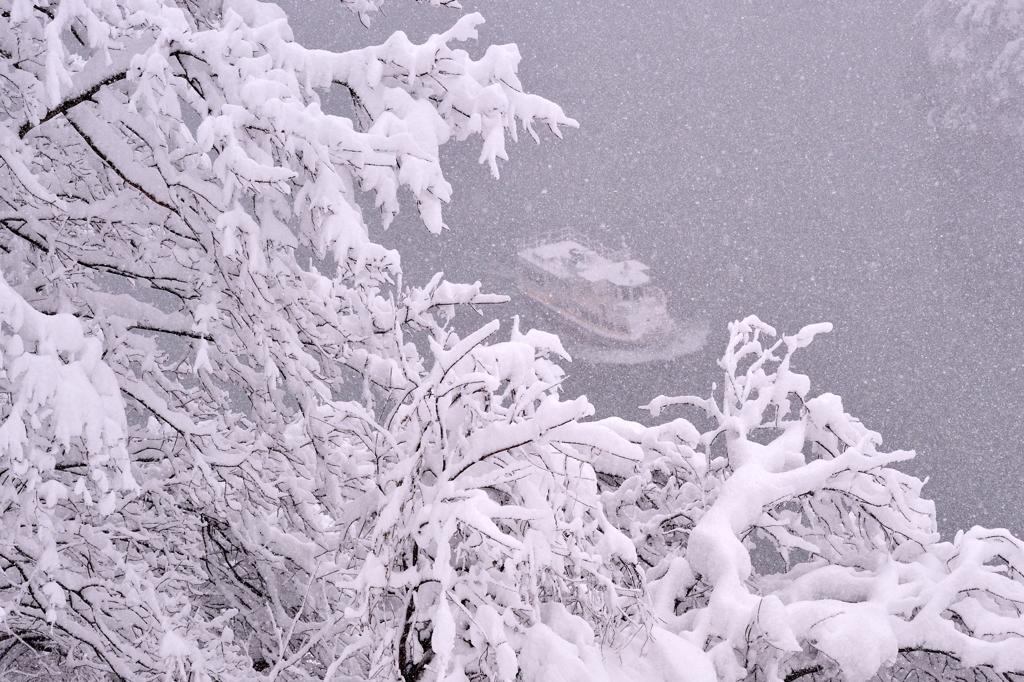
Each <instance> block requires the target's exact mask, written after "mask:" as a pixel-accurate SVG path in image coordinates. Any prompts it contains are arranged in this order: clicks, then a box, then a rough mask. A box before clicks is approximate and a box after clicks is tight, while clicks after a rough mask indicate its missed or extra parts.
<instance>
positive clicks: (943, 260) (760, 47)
mask: <svg viewBox="0 0 1024 682" xmlns="http://www.w3.org/2000/svg"><path fill="white" fill-rule="evenodd" d="M463 4H464V6H465V7H466V9H467V11H468V10H475V11H480V12H481V13H483V14H484V16H485V17H486V18H487V24H485V25H484V26H483V27H482V28H481V40H480V42H479V44H470V45H468V46H467V49H469V50H470V52H471V53H474V54H481V53H482V51H483V49H484V48H485V46H486V45H488V44H492V43H505V42H515V43H517V44H518V45H519V47H520V50H521V52H522V54H523V62H522V64H521V66H520V78H521V79H522V81H523V84H524V86H525V87H526V89H527V90H529V91H531V92H535V93H537V94H540V95H543V96H545V97H548V98H549V99H552V100H554V101H556V102H558V103H559V104H560V105H562V107H563V108H564V109H565V111H566V113H567V114H568V115H569V116H572V117H574V118H576V119H577V120H579V121H580V124H581V128H580V129H579V130H569V131H567V133H566V139H565V140H563V141H557V140H554V139H552V138H551V136H547V138H546V139H545V140H544V142H543V144H541V145H540V146H537V145H534V144H533V142H532V141H530V140H529V137H528V136H527V135H525V134H524V135H523V137H521V138H520V139H521V141H520V143H519V144H518V145H511V144H510V148H509V152H510V156H511V157H512V158H511V160H510V161H509V162H507V163H505V164H504V165H503V166H502V178H501V180H498V181H495V180H492V179H491V178H490V176H489V173H488V171H487V170H486V168H484V167H480V166H478V165H477V164H476V155H477V154H478V152H479V141H478V140H473V141H471V142H468V143H464V144H461V145H458V144H452V145H448V149H447V150H446V152H445V156H446V158H447V163H448V166H447V168H448V179H449V180H450V181H451V182H452V184H453V185H454V188H455V198H454V200H453V203H452V205H451V206H450V207H449V208H448V211H447V215H446V220H447V223H448V224H449V225H450V226H451V230H450V231H449V232H447V233H446V234H444V235H443V236H441V237H432V236H430V235H429V234H427V233H426V230H425V229H423V228H422V227H421V226H418V225H417V224H416V223H417V221H416V217H415V211H414V210H406V211H405V213H404V214H403V215H402V216H400V218H399V220H397V221H396V224H395V226H394V227H393V228H392V229H391V230H390V231H389V232H388V233H387V235H380V234H379V232H378V233H377V234H375V235H374V236H375V237H376V238H377V239H379V240H380V241H382V242H384V243H386V244H389V245H392V246H397V247H398V248H400V250H401V251H402V253H403V257H404V267H405V271H406V276H407V278H410V277H411V278H413V279H419V280H422V281H426V279H427V278H428V277H429V275H430V274H432V273H433V272H434V271H435V270H439V269H440V270H444V271H445V272H446V273H447V274H448V276H449V277H450V278H452V279H455V280H457V281H474V280H477V279H480V280H482V281H484V283H485V284H488V285H489V286H491V287H493V288H494V289H497V290H500V291H503V292H505V293H509V294H512V295H515V294H516V292H515V290H514V287H512V286H511V280H510V278H509V277H508V275H507V272H508V264H509V263H510V261H511V259H512V258H513V256H514V252H515V250H516V247H517V246H520V245H522V244H523V243H524V242H526V241H528V240H529V239H530V237H531V236H532V235H533V236H535V235H540V234H543V233H545V232H549V231H552V230H559V229H562V228H564V227H571V228H573V229H575V230H579V231H583V232H587V233H589V234H591V235H592V236H593V237H594V238H596V239H597V240H599V241H603V242H605V243H607V244H608V245H609V246H618V245H619V243H620V241H621V240H625V242H626V243H627V244H628V245H629V246H630V247H631V249H632V252H633V255H634V257H636V258H638V259H639V260H642V261H644V262H647V263H649V264H650V265H651V274H652V276H653V278H654V280H655V283H657V284H659V285H660V286H662V288H664V289H665V290H666V291H668V293H669V299H670V304H669V305H670V308H671V310H672V312H673V313H674V314H675V315H676V316H677V317H679V318H680V319H687V318H695V319H696V318H699V319H702V320H705V321H706V322H707V323H709V325H710V327H711V330H712V334H711V337H710V340H709V343H708V345H707V346H706V348H705V349H704V351H702V352H700V353H697V354H695V355H692V356H688V357H685V358H682V359H679V360H677V361H675V362H672V363H667V364H664V363H663V364H657V365H648V366H642V367H608V366H587V365H585V364H581V363H574V364H573V365H571V366H569V368H568V369H569V372H570V375H571V376H570V380H569V381H568V382H567V384H566V390H567V392H568V393H569V394H570V395H573V394H578V393H586V394H587V395H588V396H589V397H590V399H591V400H592V401H593V402H594V403H595V404H596V405H597V407H598V410H599V413H600V414H601V415H607V414H611V413H616V414H619V415H620V416H623V417H626V418H634V419H641V418H642V417H643V414H642V413H640V412H639V411H637V410H636V409H635V408H636V406H637V405H639V404H642V403H644V402H647V401H648V400H649V399H650V398H652V397H654V396H656V395H658V394H660V393H665V394H689V393H697V394H707V392H708V391H709V390H710V383H711V381H715V380H718V379H719V377H718V370H717V368H716V366H715V359H716V358H717V357H719V356H720V355H721V353H722V350H723V348H724V342H725V339H726V325H727V323H728V322H729V321H731V320H733V319H737V318H739V317H743V316H745V315H747V314H750V313H754V314H757V315H758V316H759V317H761V319H763V320H764V321H766V322H768V323H770V324H772V325H775V326H776V327H777V328H779V330H780V331H787V332H793V331H796V330H797V329H798V328H800V327H801V326H803V325H805V324H809V323H812V322H818V321H829V322H832V323H833V324H834V325H835V331H834V332H833V333H832V334H831V335H829V336H828V337H823V338H821V340H819V341H816V342H815V343H814V344H813V345H812V346H811V347H810V348H808V349H805V350H804V351H802V354H801V355H798V356H797V357H798V361H797V363H796V364H797V368H798V369H800V370H801V371H805V372H806V373H808V374H809V375H810V377H811V382H812V392H813V393H821V392H833V393H837V394H839V395H841V396H842V397H843V399H844V402H845V405H846V408H847V411H849V412H850V413H851V414H853V415H855V416H857V417H859V418H860V419H861V420H862V421H864V422H865V424H866V425H867V426H868V427H869V428H871V429H874V430H876V431H879V432H880V433H881V434H882V436H883V438H884V439H885V444H886V445H887V446H888V447H890V448H907V449H911V448H912V449H916V450H917V452H918V458H917V460H915V461H914V462H913V463H912V464H910V465H907V466H906V467H905V469H906V470H908V471H911V472H913V473H915V474H917V475H920V476H929V477H930V483H929V484H928V486H927V487H926V488H925V491H926V494H927V495H929V496H931V497H932V498H933V499H935V500H936V504H937V507H938V512H939V521H940V527H941V528H942V530H943V531H944V533H947V532H949V531H951V530H954V529H956V528H960V527H969V526H971V525H974V524H983V525H989V526H1006V527H1009V528H1010V529H1012V530H1013V531H1014V532H1016V533H1017V534H1020V533H1021V532H1024V509H1022V504H1024V503H1022V502H1021V495H1020V494H1019V492H1018V489H1019V486H1020V484H1021V481H1022V480H1024V462H1022V457H1021V455H1022V446H1021V444H1022V443H1024V426H1022V423H1021V414H1022V407H1024V397H1022V392H1021V390H1020V389H1019V386H1020V382H1021V380H1022V378H1024V319H1022V315H1021V313H1020V309H1021V301H1022V273H1024V258H1022V253H1024V246H1022V244H1024V206H1022V199H1024V191H1022V190H1024V170H1022V169H1021V168H1020V166H1021V164H1020V163H1018V159H1019V158H1020V155H1021V150H1020V149H1019V144H1020V143H1019V141H1014V140H1009V139H995V138H991V137H986V136H984V135H973V136H965V135H960V134H951V133H937V132H935V131H933V130H932V129H931V128H930V127H929V126H928V125H927V121H926V119H927V114H928V111H929V106H930V94H929V92H930V88H931V81H930V74H929V72H928V70H927V65H926V64H925V62H924V59H923V49H924V48H923V45H922V44H921V39H920V31H919V30H918V29H917V28H916V27H915V26H914V24H913V20H914V14H915V12H916V11H917V9H918V6H919V3H918V2H905V3H901V2H895V1H893V0H880V1H876V0H861V1H859V2H856V3H845V2H843V3H840V2H825V1H823V0H792V1H785V2H711V3H697V2H681V1H678V0H677V1H668V0H653V1H648V2H643V3H636V4H635V5H630V4H627V3H598V2H568V1H567V2H530V1H528V0H516V1H515V2H507V1H495V2H489V1H482V2H473V1H472V0H463ZM282 5H283V6H284V7H286V9H288V11H289V13H290V14H291V15H292V22H293V26H294V27H295V29H296V36H297V38H298V39H299V40H301V41H303V42H304V43H306V44H307V45H310V46H315V47H326V48H330V49H335V50H340V49H348V48H356V47H361V46H363V45H366V44H370V43H371V42H374V43H376V42H381V41H383V40H384V39H385V38H386V37H387V36H388V35H389V34H390V33H391V32H392V31H394V30H396V29H399V28H400V29H402V30H405V31H406V33H408V34H409V35H410V37H411V38H413V39H414V40H422V39H423V38H424V37H425V36H427V35H429V34H430V33H432V32H436V31H440V30H444V29H445V28H447V27H448V26H449V25H450V24H451V23H453V22H454V21H455V20H456V18H457V16H458V13H457V12H455V11H452V10H445V9H436V8H430V7H429V6H422V5H418V4H417V5H413V4H412V3H409V2H404V1H402V2H395V1H392V2H389V3H388V4H386V5H385V7H384V9H385V12H387V15H388V16H387V17H380V18H378V20H376V21H375V22H374V24H373V26H372V27H371V28H370V29H365V28H363V27H361V26H360V25H359V23H358V21H356V20H355V19H354V17H352V16H351V15H349V14H348V13H347V12H345V11H343V10H341V9H340V7H339V6H338V4H337V3H336V2H333V1H331V0H293V1H292V2H283V3H282ZM332 104H333V105H334V106H343V101H342V100H341V99H340V98H336V101H334V102H333V103H332ZM495 312H496V313H497V314H499V315H500V316H501V317H502V318H504V319H507V318H508V317H510V316H511V314H513V313H515V312H520V313H522V314H523V315H524V317H525V318H526V319H527V320H528V321H531V320H532V321H534V322H535V323H538V324H539V323H540V322H541V320H540V319H539V318H538V316H537V315H536V311H535V310H531V309H530V307H529V306H528V305H527V304H526V303H525V302H522V301H519V300H518V299H517V300H516V301H514V302H513V303H512V304H510V305H507V306H503V307H502V309H501V310H498V311H495ZM506 329H507V325H506Z"/></svg>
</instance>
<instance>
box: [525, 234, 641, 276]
mask: <svg viewBox="0 0 1024 682" xmlns="http://www.w3.org/2000/svg"><path fill="white" fill-rule="evenodd" d="M519 257H520V258H521V259H523V260H524V261H526V262H527V263H529V264H531V265H533V266H534V267H537V268H540V269H541V270H544V271H545V272H548V273H550V274H552V275H554V276H555V277H558V278H559V279H571V278H573V277H582V278H583V279H585V280H587V281H588V282H600V281H602V280H606V281H608V282H611V283H612V284H615V285H617V286H620V287H636V286H641V285H643V284H647V283H648V282H649V281H651V278H650V277H648V276H647V272H646V270H647V266H646V265H644V264H643V263H641V262H640V261H636V260H632V259H628V260H622V261H612V260H609V259H608V258H605V257H604V256H602V255H601V254H599V253H597V252H596V251H594V250H592V249H588V248H587V247H585V246H583V245H582V244H579V243H578V242H575V241H572V240H566V241H561V242H554V243H551V244H541V245H539V246H533V247H530V248H528V249H523V250H522V251H520V252H519Z"/></svg>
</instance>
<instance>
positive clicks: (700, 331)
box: [520, 287, 708, 365]
mask: <svg viewBox="0 0 1024 682" xmlns="http://www.w3.org/2000/svg"><path fill="white" fill-rule="evenodd" d="M520 290H521V291H522V292H523V293H524V294H525V295H526V296H527V297H529V299H530V300H532V301H533V302H534V303H536V304H537V305H538V306H539V307H540V308H542V309H543V311H544V312H545V313H546V314H544V315H543V317H544V318H546V322H548V323H549V326H552V327H554V329H553V331H557V332H558V333H559V336H560V337H561V339H562V342H563V343H564V344H565V345H566V347H567V350H568V351H569V353H570V355H572V357H573V360H575V361H580V362H585V363H588V364H610V365H639V364H646V363H652V362H669V361H671V360H674V359H676V358H678V357H681V356H684V355H689V354H690V353H695V352H696V351H698V350H700V349H701V348H703V347H704V344H705V342H706V340H707V336H708V326H707V325H706V324H703V323H700V322H693V321H686V322H677V321H675V320H673V319H671V318H670V317H668V316H665V317H664V318H663V319H660V320H658V323H657V324H655V325H652V326H651V327H650V328H649V329H648V331H647V333H645V334H642V335H628V334H623V333H620V332H617V331H615V330H611V329H608V328H606V327H602V326H600V325H598V324H595V323H594V322H592V321H590V320H587V319H586V318H583V317H581V316H579V315H576V314H574V313H573V311H571V310H567V309H565V308H563V307H561V306H559V305H558V304H557V303H554V302H552V301H550V300H547V299H546V298H545V297H543V296H541V295H539V294H538V293H537V292H534V291H530V290H529V289H528V288H526V287H520Z"/></svg>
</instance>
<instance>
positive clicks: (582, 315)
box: [516, 236, 707, 364]
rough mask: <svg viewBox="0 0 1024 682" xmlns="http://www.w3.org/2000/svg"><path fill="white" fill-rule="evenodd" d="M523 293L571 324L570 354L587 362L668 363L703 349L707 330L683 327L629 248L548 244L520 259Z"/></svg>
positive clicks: (569, 240)
mask: <svg viewBox="0 0 1024 682" xmlns="http://www.w3.org/2000/svg"><path fill="white" fill-rule="evenodd" d="M517 255H518V258H517V266H518V267H517V268H516V285H517V287H518V289H519V290H520V291H521V292H522V293H523V294H525V295H526V296H528V297H529V298H531V299H532V300H534V301H536V302H537V303H539V304H541V305H542V306H544V307H545V308H546V309H548V310H550V311H552V312H553V313H555V314H556V315H557V316H558V317H559V318H560V319H561V320H562V321H563V322H566V323H569V324H570V325H572V327H573V328H574V329H573V332H577V331H578V332H581V333H571V334H570V335H569V336H570V340H571V341H572V343H570V345H571V346H572V349H571V351H572V354H573V355H575V356H577V357H578V358H579V359H581V360H583V361H585V362H592V363H611V364H640V363H645V362H656V361H667V360H671V359H673V358H676V357H679V356H680V355H685V354H687V353H692V352H694V351H696V350H698V349H700V348H701V347H702V346H703V345H704V341H705V339H706V337H707V329H706V327H704V326H701V325H696V324H693V323H688V324H680V323H678V322H677V321H676V320H674V319H673V318H672V317H671V315H670V314H669V312H668V305H667V298H666V296H665V292H664V291H663V290H661V289H659V288H658V287H656V286H654V285H653V284H651V279H650V276H649V275H648V272H647V271H648V267H647V265H645V264H644V263H641V262H640V261H637V260H634V259H633V258H631V257H630V256H629V253H628V251H626V250H622V251H618V252H615V251H608V250H606V249H603V248H601V247H594V246H590V245H587V244H585V243H583V240H582V239H580V238H579V237H572V236H569V237H564V238H561V239H551V240H544V241H541V242H538V243H535V244H533V245H532V246H529V247H527V248H524V249H522V250H520V251H519V253H518V254H517Z"/></svg>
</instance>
